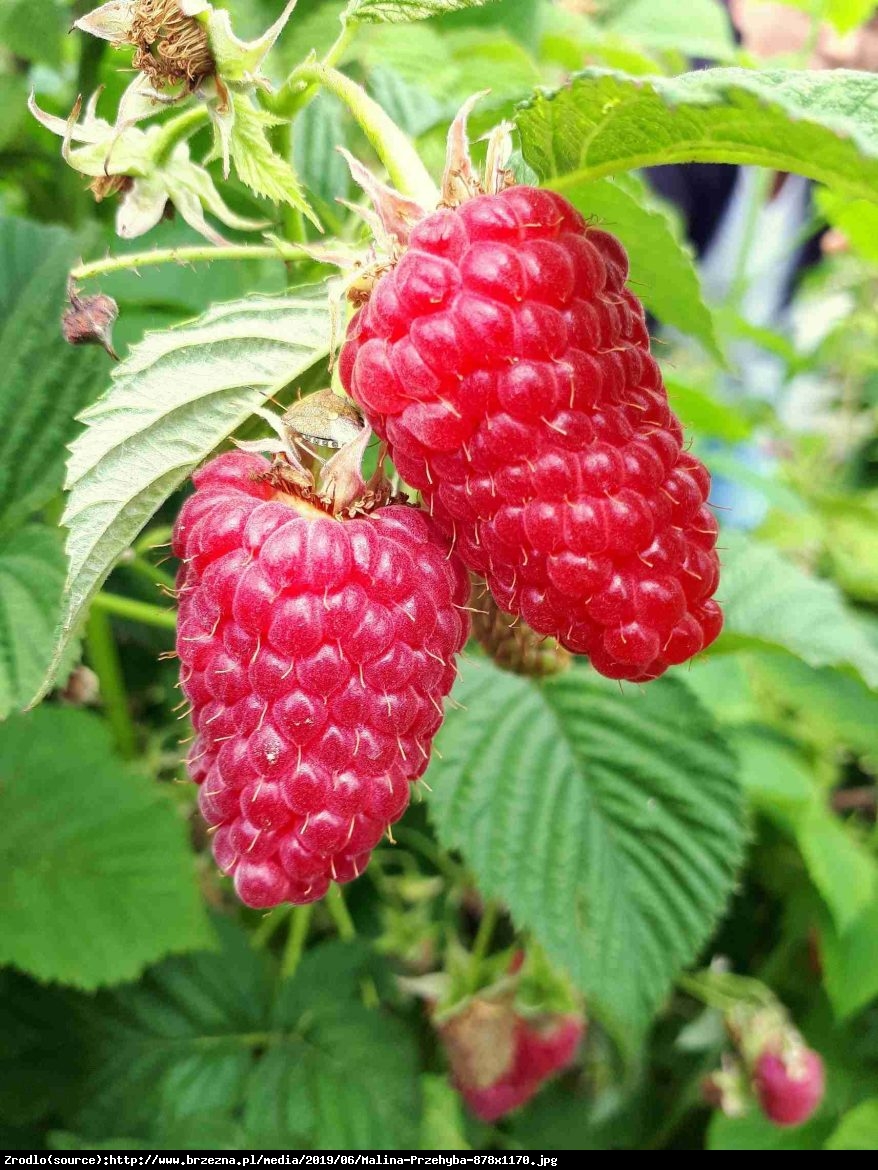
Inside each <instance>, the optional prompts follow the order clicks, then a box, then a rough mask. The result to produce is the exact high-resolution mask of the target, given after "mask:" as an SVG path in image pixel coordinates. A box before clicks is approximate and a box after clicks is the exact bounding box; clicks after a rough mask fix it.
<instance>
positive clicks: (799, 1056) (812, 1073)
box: [754, 1048, 826, 1125]
mask: <svg viewBox="0 0 878 1170" xmlns="http://www.w3.org/2000/svg"><path fill="white" fill-rule="evenodd" d="M825 1085H826V1078H825V1074H824V1069H823V1061H822V1060H821V1058H820V1055H819V1054H818V1053H816V1052H815V1051H814V1050H813V1049H812V1048H801V1049H798V1050H797V1051H796V1052H795V1053H794V1054H793V1055H792V1056H784V1055H782V1054H781V1053H780V1052H778V1051H776V1050H773V1049H771V1048H769V1049H767V1050H766V1051H765V1052H763V1053H762V1055H761V1056H760V1057H759V1059H758V1060H757V1062H756V1068H755V1071H754V1087H755V1089H756V1096H757V1098H758V1099H759V1105H760V1108H761V1109H762V1112H763V1113H764V1114H765V1116H766V1117H767V1118H768V1119H769V1120H770V1121H773V1122H774V1123H775V1125H801V1124H802V1122H803V1121H807V1120H808V1118H809V1117H810V1116H811V1115H812V1114H813V1113H814V1111H815V1110H816V1109H817V1106H818V1105H819V1104H820V1102H821V1101H822V1100H823V1091H824V1088H825Z"/></svg>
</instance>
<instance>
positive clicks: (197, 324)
mask: <svg viewBox="0 0 878 1170" xmlns="http://www.w3.org/2000/svg"><path fill="white" fill-rule="evenodd" d="M326 298H327V294H326V289H325V288H324V287H323V286H315V287H314V288H311V289H302V290H299V291H298V292H297V293H296V294H295V295H290V296H283V297H253V298H250V299H247V300H243V301H235V302H233V303H231V304H227V305H217V306H215V307H214V308H212V309H210V310H208V312H207V313H205V314H204V316H202V317H200V318H198V320H196V321H193V322H191V323H189V324H188V325H184V326H181V327H180V328H178V329H170V330H166V331H165V332H162V333H148V334H147V335H146V336H145V337H144V339H143V340H142V341H141V342H140V343H139V344H138V345H135V346H134V347H133V348H132V349H131V352H130V353H129V355H128V357H127V358H126V359H125V360H124V361H123V362H120V363H119V365H118V366H117V367H116V368H115V369H114V371H113V382H112V385H111V386H110V388H109V390H108V391H107V392H106V393H105V394H104V395H103V397H102V398H101V399H100V400H99V401H98V402H96V403H95V404H94V405H93V406H92V407H90V408H89V410H88V411H86V413H85V414H84V415H83V416H82V418H83V421H84V422H85V424H86V429H85V431H84V432H83V433H82V434H81V435H80V436H79V438H78V439H77V440H76V442H75V443H74V444H73V446H72V448H71V456H70V462H69V464H68V472H67V486H68V488H69V489H70V496H69V499H68V503H67V511H66V512H65V515H64V523H65V524H66V525H67V527H68V529H69V536H68V539H67V557H68V573H67V585H66V600H67V603H66V607H65V610H64V613H63V615H62V621H61V627H60V630H59V633H58V636H57V641H56V649H55V659H56V660H57V659H58V658H59V657H60V655H61V654H62V652H63V650H64V647H65V646H66V645H67V643H68V642H69V640H70V638H71V637H73V636H74V634H75V632H76V630H77V628H78V627H79V624H80V623H81V621H82V619H83V617H84V615H85V613H86V610H87V607H88V604H89V602H90V600H91V598H92V597H93V596H94V594H95V592H96V591H97V590H98V589H99V588H100V586H101V585H102V584H103V581H104V580H105V578H106V576H107V574H108V573H109V572H110V569H111V568H112V567H113V564H114V562H115V561H116V558H117V557H118V556H119V555H120V554H121V553H122V552H123V551H124V550H125V549H126V548H127V547H128V546H129V545H130V543H131V541H132V540H133V539H134V538H135V536H136V535H137V533H138V532H139V531H140V530H141V528H142V527H143V526H144V524H146V523H147V522H148V521H149V520H150V519H151V518H152V516H153V514H154V513H155V512H156V510H157V509H158V508H159V506H160V505H161V504H162V503H163V502H164V501H165V500H166V499H167V497H168V496H169V495H170V494H171V492H172V491H173V490H174V489H175V488H176V487H178V486H179V485H180V484H181V483H182V482H183V481H184V480H185V479H186V477H187V476H188V475H189V474H190V473H191V472H192V471H193V470H194V468H195V467H197V466H198V464H199V463H200V462H201V461H202V460H203V459H206V458H207V456H208V455H209V454H210V453H211V451H212V450H213V449H214V448H215V447H216V446H217V444H219V443H221V442H222V441H223V439H225V438H226V436H227V435H229V434H230V433H231V432H232V431H234V430H236V429H237V428H238V427H240V426H241V425H242V424H243V423H244V422H245V421H246V419H247V417H248V416H249V415H250V414H251V413H252V411H253V408H254V407H255V406H257V405H259V403H260V402H262V401H263V400H264V399H265V398H267V397H268V396H269V395H270V394H271V393H272V392H274V391H278V390H280V389H282V388H283V387H284V386H286V385H287V384H288V383H289V382H291V381H293V379H295V378H297V377H299V376H300V375H302V374H303V373H304V372H305V371H306V370H308V369H309V367H311V366H312V365H314V364H315V363H316V362H318V361H320V360H321V359H322V358H323V357H324V356H325V354H326V353H327V351H328V347H329V311H328V306H327V299H326ZM50 671H54V660H53V665H52V666H51V667H50ZM46 681H47V683H48V681H49V680H48V678H47V680H46Z"/></svg>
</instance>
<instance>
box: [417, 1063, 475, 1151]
mask: <svg viewBox="0 0 878 1170" xmlns="http://www.w3.org/2000/svg"><path fill="white" fill-rule="evenodd" d="M421 1092H422V1094H423V1097H424V1116H423V1119H422V1121H421V1141H420V1144H419V1146H418V1148H419V1149H421V1150H471V1149H472V1146H471V1145H470V1144H469V1142H468V1141H467V1140H466V1133H465V1129H464V1120H463V1103H462V1101H461V1097H460V1094H459V1093H458V1092H457V1090H456V1089H455V1088H454V1087H453V1085H452V1084H451V1082H450V1081H449V1080H448V1077H447V1076H436V1075H430V1074H427V1073H424V1074H423V1075H422V1076H421Z"/></svg>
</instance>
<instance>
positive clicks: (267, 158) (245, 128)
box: [229, 92, 319, 226]
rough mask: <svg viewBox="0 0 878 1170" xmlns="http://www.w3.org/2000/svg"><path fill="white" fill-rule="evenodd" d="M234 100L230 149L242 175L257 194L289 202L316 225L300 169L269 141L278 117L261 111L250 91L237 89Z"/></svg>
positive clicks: (237, 168)
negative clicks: (246, 92) (239, 91)
mask: <svg viewBox="0 0 878 1170" xmlns="http://www.w3.org/2000/svg"><path fill="white" fill-rule="evenodd" d="M231 99H232V104H233V106H234V119H233V121H232V127H231V136H230V139H229V149H230V151H231V156H232V162H233V163H234V165H235V172H236V173H237V175H238V178H239V179H240V180H241V182H242V183H246V184H247V186H248V187H249V188H250V189H251V191H255V192H256V194H257V195H264V196H265V197H266V199H271V200H272V201H273V202H274V203H289V204H290V206H291V207H295V208H296V209H297V210H299V211H301V212H303V214H305V215H307V216H308V218H309V219H310V220H311V221H312V222H313V223H315V224H316V223H317V219H316V217H315V215H314V212H313V211H312V210H311V208H310V207H309V205H308V200H307V199H306V198H305V193H304V191H303V190H302V186H301V184H300V182H299V180H298V177H297V176H296V172H295V171H294V170H293V168H292V167H291V166H290V164H289V162H288V161H287V160H286V159H283V158H281V156H280V155H279V154H275V152H274V150H273V149H272V146H271V143H270V142H269V141H268V135H267V133H266V129H267V128H268V127H269V126H273V125H275V124H276V119H275V118H274V117H273V116H272V115H271V114H267V113H266V112H265V111H264V110H258V109H257V108H256V106H254V105H253V103H252V102H251V101H250V98H249V97H248V96H247V95H246V94H242V93H235V92H233V93H232V95H231ZM318 226H319V225H318Z"/></svg>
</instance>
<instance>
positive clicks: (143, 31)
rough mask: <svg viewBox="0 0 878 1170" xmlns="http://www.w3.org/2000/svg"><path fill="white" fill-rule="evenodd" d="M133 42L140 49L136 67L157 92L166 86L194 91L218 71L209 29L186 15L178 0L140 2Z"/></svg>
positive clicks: (132, 32) (135, 15)
mask: <svg viewBox="0 0 878 1170" xmlns="http://www.w3.org/2000/svg"><path fill="white" fill-rule="evenodd" d="M131 40H132V42H133V43H134V44H135V45H136V46H137V50H136V52H135V54H134V62H133V63H134V67H135V68H136V69H140V70H142V71H143V72H144V73H145V74H146V75H147V76H148V77H149V79H150V81H151V82H152V84H153V85H154V86H155V87H156V89H161V88H162V87H163V86H167V85H186V86H188V88H189V89H195V88H196V87H197V86H198V84H199V83H200V82H201V81H203V80H204V78H205V77H210V76H212V75H213V74H214V73H215V72H216V64H215V62H214V59H213V54H212V53H211V50H210V41H209V39H208V35H207V29H206V27H205V26H204V25H203V24H202V23H201V22H200V21H198V20H196V19H195V18H194V17H192V16H186V14H185V13H184V12H183V11H182V9H181V7H180V5H179V3H178V2H177V0H137V2H136V3H135V5H134V12H133V17H132V21H131Z"/></svg>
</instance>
